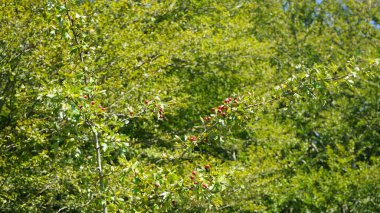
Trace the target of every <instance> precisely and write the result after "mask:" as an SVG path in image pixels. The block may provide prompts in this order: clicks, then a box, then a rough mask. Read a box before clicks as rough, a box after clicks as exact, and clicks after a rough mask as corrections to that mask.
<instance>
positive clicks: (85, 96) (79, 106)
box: [78, 95, 107, 111]
mask: <svg viewBox="0 0 380 213" xmlns="http://www.w3.org/2000/svg"><path fill="white" fill-rule="evenodd" d="M83 98H84V99H86V100H88V99H89V97H88V96H87V95H83ZM90 104H91V106H95V104H96V103H95V101H91V102H90ZM78 108H79V109H83V105H81V104H78ZM99 109H101V110H102V111H106V110H107V108H106V107H103V106H101V105H99Z"/></svg>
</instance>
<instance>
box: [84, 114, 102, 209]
mask: <svg viewBox="0 0 380 213" xmlns="http://www.w3.org/2000/svg"><path fill="white" fill-rule="evenodd" d="M86 123H87V124H88V125H89V126H90V127H91V131H92V133H93V134H94V140H95V149H96V159H97V164H98V173H99V186H100V190H101V193H102V195H101V196H102V209H103V213H107V201H106V200H105V198H104V192H105V185H104V174H103V169H102V154H101V151H100V143H99V137H98V132H97V131H96V129H95V127H94V125H93V124H92V123H90V122H88V121H86Z"/></svg>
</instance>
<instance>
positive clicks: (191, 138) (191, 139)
mask: <svg viewBox="0 0 380 213" xmlns="http://www.w3.org/2000/svg"><path fill="white" fill-rule="evenodd" d="M189 140H190V141H193V142H194V141H196V140H197V137H196V136H194V135H193V136H190V138H189Z"/></svg>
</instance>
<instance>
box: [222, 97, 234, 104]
mask: <svg viewBox="0 0 380 213" xmlns="http://www.w3.org/2000/svg"><path fill="white" fill-rule="evenodd" d="M230 101H232V98H226V99H225V100H224V103H226V104H228V103H230Z"/></svg>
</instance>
